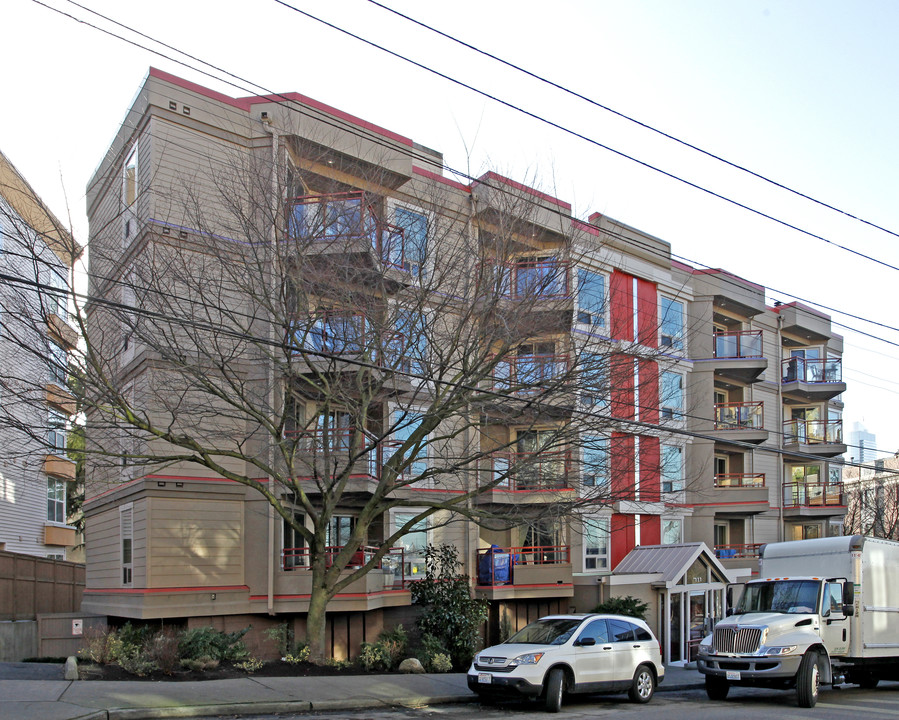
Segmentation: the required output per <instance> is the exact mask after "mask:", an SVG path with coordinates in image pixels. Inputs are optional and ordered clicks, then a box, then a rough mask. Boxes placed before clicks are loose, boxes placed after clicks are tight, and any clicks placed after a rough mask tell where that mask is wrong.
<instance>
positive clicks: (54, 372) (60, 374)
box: [47, 340, 69, 388]
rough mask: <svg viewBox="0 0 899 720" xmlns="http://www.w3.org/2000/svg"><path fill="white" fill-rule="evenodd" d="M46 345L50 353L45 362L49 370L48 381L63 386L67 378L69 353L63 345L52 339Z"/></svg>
mask: <svg viewBox="0 0 899 720" xmlns="http://www.w3.org/2000/svg"><path fill="white" fill-rule="evenodd" d="M48 346H49V351H50V353H49V357H48V358H47V362H48V364H49V370H50V382H52V383H54V384H56V385H59V387H62V388H64V387H66V381H67V380H68V368H69V355H68V353H67V352H66V350H65V348H64V347H62V346H61V345H58V344H57V343H55V342H53V341H52V340H50V341H49V343H48Z"/></svg>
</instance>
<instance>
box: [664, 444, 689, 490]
mask: <svg viewBox="0 0 899 720" xmlns="http://www.w3.org/2000/svg"><path fill="white" fill-rule="evenodd" d="M683 489H684V451H683V448H681V447H680V446H679V445H662V492H680V491H681V490H683Z"/></svg>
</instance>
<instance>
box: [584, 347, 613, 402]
mask: <svg viewBox="0 0 899 720" xmlns="http://www.w3.org/2000/svg"><path fill="white" fill-rule="evenodd" d="M578 365H579V370H580V401H581V404H582V405H584V406H586V407H588V408H590V409H592V410H595V411H597V412H606V411H608V409H609V402H610V391H609V359H608V357H607V356H606V355H602V354H600V353H581V357H580V359H579V361H578Z"/></svg>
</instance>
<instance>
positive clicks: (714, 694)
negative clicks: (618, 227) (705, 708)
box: [705, 675, 730, 700]
mask: <svg viewBox="0 0 899 720" xmlns="http://www.w3.org/2000/svg"><path fill="white" fill-rule="evenodd" d="M729 691H730V683H729V682H727V680H723V679H721V678H719V677H713V676H712V675H706V676H705V694H706V695H708V696H709V700H726V699H727V693H728V692H729Z"/></svg>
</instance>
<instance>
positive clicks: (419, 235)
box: [384, 207, 428, 275]
mask: <svg viewBox="0 0 899 720" xmlns="http://www.w3.org/2000/svg"><path fill="white" fill-rule="evenodd" d="M394 222H395V223H396V225H397V227H398V228H399V229H400V230H401V231H402V236H401V237H400V238H397V240H399V242H396V241H395V240H394V238H393V237H391V238H390V241H389V242H388V244H387V247H385V248H384V250H385V257H384V260H385V261H386V262H388V263H389V264H391V265H395V266H396V267H400V268H402V269H403V270H406V271H408V272H410V273H412V274H413V275H420V274H422V270H423V268H424V264H425V260H426V258H427V249H428V218H427V217H426V216H425V215H423V214H422V213H419V212H413V211H412V210H409V209H407V208H402V207H398V208H396V210H395V212H394Z"/></svg>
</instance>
